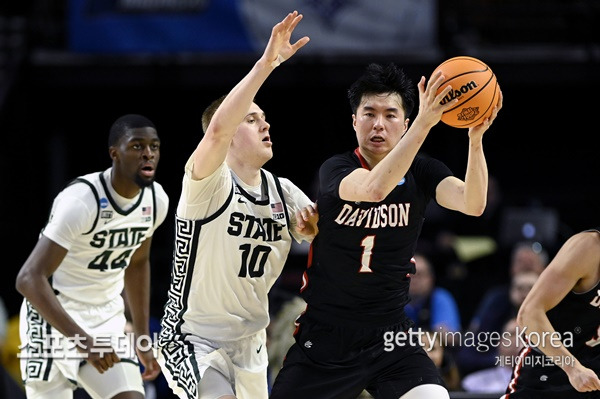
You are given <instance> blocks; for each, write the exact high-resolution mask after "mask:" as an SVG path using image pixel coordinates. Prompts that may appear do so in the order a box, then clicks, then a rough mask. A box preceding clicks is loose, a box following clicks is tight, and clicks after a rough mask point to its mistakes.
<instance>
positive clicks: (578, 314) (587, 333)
mask: <svg viewBox="0 0 600 399" xmlns="http://www.w3.org/2000/svg"><path fill="white" fill-rule="evenodd" d="M591 231H598V232H600V228H598V229H593V230H591ZM598 267H600V265H598ZM547 316H548V319H549V320H550V323H551V324H552V326H553V327H554V329H555V330H556V331H557V332H558V333H560V336H561V337H563V342H564V343H565V344H566V345H568V348H567V349H568V350H569V352H571V353H572V354H573V356H575V357H576V358H577V359H579V361H580V362H581V364H583V365H584V366H586V367H591V368H592V369H593V370H599V369H600V337H599V335H598V334H599V332H600V282H598V284H596V286H595V287H594V288H592V289H591V290H589V291H587V292H585V293H575V292H573V291H571V292H569V293H568V294H567V296H565V298H564V299H563V300H562V301H560V302H559V303H558V305H556V306H555V307H554V308H552V309H550V310H549V311H548V312H547ZM570 337H572V338H573V339H572V341H571V340H569V338H570ZM565 338H566V339H565Z"/></svg>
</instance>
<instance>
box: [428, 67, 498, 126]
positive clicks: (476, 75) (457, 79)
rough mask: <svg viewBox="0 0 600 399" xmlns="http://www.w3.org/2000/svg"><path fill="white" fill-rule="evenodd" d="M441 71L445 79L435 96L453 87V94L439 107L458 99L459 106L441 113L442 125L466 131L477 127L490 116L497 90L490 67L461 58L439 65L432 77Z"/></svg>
mask: <svg viewBox="0 0 600 399" xmlns="http://www.w3.org/2000/svg"><path fill="white" fill-rule="evenodd" d="M440 70H441V71H442V73H443V74H444V78H445V79H444V81H443V82H442V84H441V85H440V88H439V89H438V91H437V93H439V92H441V91H442V90H443V89H444V88H445V87H446V86H448V85H449V84H450V85H452V91H451V92H450V93H448V95H447V96H446V97H444V99H443V100H442V101H441V103H440V104H445V103H446V102H448V101H451V100H453V99H455V98H458V103H457V104H456V105H455V106H454V107H452V108H451V109H449V110H447V111H446V112H444V114H443V115H442V122H444V123H445V124H446V125H449V126H452V127H457V128H469V127H471V126H476V125H479V124H480V123H482V122H483V120H484V119H485V118H487V117H489V116H490V115H491V114H492V111H493V109H494V107H495V106H496V104H497V103H498V98H499V96H500V89H499V87H498V81H497V80H496V75H494V72H492V70H491V69H490V67H489V66H487V65H486V64H485V63H484V62H483V61H480V60H478V59H477V58H473V57H467V56H460V57H454V58H450V59H448V60H446V61H444V62H442V63H441V64H440V65H438V67H437V68H435V70H434V71H433V73H434V74H435V73H436V72H437V71H440Z"/></svg>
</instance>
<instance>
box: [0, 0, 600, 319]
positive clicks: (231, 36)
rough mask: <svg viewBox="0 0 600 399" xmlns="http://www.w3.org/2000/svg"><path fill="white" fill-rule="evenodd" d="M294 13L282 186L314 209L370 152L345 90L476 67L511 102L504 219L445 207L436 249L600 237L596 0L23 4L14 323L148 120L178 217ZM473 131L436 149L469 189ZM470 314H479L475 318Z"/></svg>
mask: <svg viewBox="0 0 600 399" xmlns="http://www.w3.org/2000/svg"><path fill="white" fill-rule="evenodd" d="M294 9H297V10H298V11H300V12H301V13H303V14H304V16H305V19H304V21H303V22H302V23H301V25H300V26H299V29H298V33H299V34H300V35H309V36H310V37H311V42H310V43H309V44H308V45H307V46H306V47H305V48H304V49H302V50H301V51H300V53H299V54H298V56H296V57H295V58H294V59H293V60H291V61H290V62H289V63H286V64H283V65H282V67H281V68H278V69H277V70H276V71H275V72H274V73H273V74H272V76H271V78H270V79H269V81H268V82H267V83H266V85H265V86H264V88H263V89H262V90H261V92H260V93H259V96H258V98H257V102H258V103H259V104H260V105H261V107H262V108H263V109H264V110H265V111H266V113H267V120H268V121H269V122H270V123H271V135H272V140H273V142H274V151H275V156H274V158H273V159H272V160H271V161H270V162H269V163H268V164H267V167H268V168H269V170H272V171H273V172H275V173H277V174H278V175H279V176H282V177H289V178H291V179H292V180H293V181H294V182H296V183H297V184H298V185H299V186H300V187H301V188H303V189H304V190H305V191H307V192H308V193H311V194H313V195H312V196H313V197H315V195H314V194H316V193H315V192H314V179H315V175H316V172H317V168H318V167H319V165H320V164H321V162H322V161H323V160H324V159H325V158H326V157H328V156H330V155H332V154H334V153H337V152H342V151H345V150H349V149H353V147H354V145H355V137H354V132H353V130H352V127H351V112H350V107H349V105H348V103H347V100H346V89H347V87H348V85H349V84H350V83H351V82H352V81H353V79H354V78H356V77H357V76H358V74H359V73H360V72H361V71H362V69H363V68H364V67H365V66H366V65H367V64H368V63H369V62H374V61H375V62H389V61H393V62H396V63H398V64H399V65H401V66H403V67H404V69H405V70H406V71H407V72H409V74H410V75H411V76H412V77H413V79H414V81H415V82H416V81H417V80H418V79H419V78H420V76H421V75H425V76H426V77H428V76H429V74H430V73H431V72H432V71H433V69H434V68H435V67H436V66H437V65H438V64H439V63H440V62H442V61H443V60H445V59H446V58H450V57H454V56H458V55H469V56H473V57H476V58H479V59H481V60H482V61H484V62H486V63H487V64H488V65H489V66H490V67H491V68H492V69H493V71H494V72H495V73H496V75H497V77H498V81H499V83H500V85H501V88H502V90H503V93H504V98H505V99H504V109H503V110H502V112H501V114H500V116H499V119H498V120H497V121H496V122H495V124H494V126H493V128H492V130H491V131H490V132H489V133H488V134H486V136H485V139H484V143H485V149H486V154H487V157H488V167H489V171H490V175H491V176H492V177H493V179H494V187H493V189H494V192H493V195H494V201H492V204H491V205H490V210H489V211H488V213H489V214H492V213H494V214H492V215H488V216H490V217H488V218H483V219H481V220H478V221H473V220H471V219H468V218H467V217H459V216H457V215H452V214H449V213H445V212H442V211H440V210H437V209H432V210H431V217H430V222H427V221H426V223H425V227H424V231H423V239H424V240H432V241H433V240H435V239H436V237H437V234H438V232H439V230H440V229H444V230H448V231H450V232H451V233H454V234H456V235H457V236H460V237H486V238H488V239H489V240H491V241H492V242H493V244H494V245H493V246H492V248H494V249H493V250H494V251H496V253H497V254H498V255H499V256H504V255H505V254H506V252H507V251H506V250H507V248H509V246H510V245H511V244H512V243H513V242H514V241H517V240H519V239H522V238H530V239H535V240H537V241H541V243H542V244H543V245H545V246H546V247H547V248H549V250H550V252H553V251H554V250H555V249H556V245H557V244H558V243H561V242H562V241H563V240H564V239H565V238H566V237H567V236H569V235H570V234H572V233H573V232H575V231H578V230H581V229H584V228H587V227H591V226H595V225H598V223H599V219H600V207H599V200H600V184H599V181H600V166H599V162H598V159H599V155H600V154H599V146H598V144H597V143H598V137H597V136H598V123H597V120H596V118H597V116H598V115H599V114H598V111H597V110H598V106H599V105H600V102H599V100H598V98H599V96H598V93H599V92H600V73H599V72H600V42H599V38H600V32H599V28H598V25H599V24H598V22H599V21H600V3H599V2H598V1H596V0H545V1H539V0H443V1H442V0H440V1H436V0H402V1H397V0H381V1H370V0H323V1H318V0H285V1H280V0H168V1H167V0H64V1H59V0H30V1H16V0H8V1H2V2H1V3H0V13H1V15H0V132H1V135H0V137H1V143H2V144H3V145H2V150H3V151H2V152H3V153H2V156H0V162H1V165H2V167H1V169H0V170H1V176H2V195H1V196H0V204H1V209H2V213H1V214H0V225H1V227H2V228H1V229H0V234H1V235H2V236H1V238H0V242H1V243H2V266H3V269H4V271H5V274H4V276H5V277H4V278H2V279H1V281H0V293H1V297H2V299H3V301H4V302H5V305H6V308H7V311H8V314H9V315H14V314H16V313H17V312H18V308H19V306H20V303H21V297H20V296H19V295H18V294H17V292H16V291H15V289H14V280H15V277H16V274H17V271H18V269H19V268H20V267H21V265H22V264H23V262H24V261H25V259H26V257H27V256H28V254H29V251H30V250H31V249H32V248H33V246H34V244H35V242H36V240H37V236H38V233H39V231H40V229H41V228H42V227H43V225H44V223H45V220H46V217H47V214H48V211H49V209H50V204H51V200H52V198H53V197H54V196H55V195H56V194H57V193H58V191H59V190H60V189H61V188H62V187H63V185H64V184H65V183H66V182H67V181H68V180H70V179H71V178H73V177H76V176H77V175H79V174H82V173H87V172H91V171H95V170H100V169H104V168H106V167H108V166H109V165H110V163H109V161H110V159H109V157H108V153H107V149H106V139H107V133H108V129H109V127H110V125H111V123H112V122H113V120H114V119H115V118H116V117H118V116H120V115H122V114H125V113H141V114H144V115H146V116H148V117H149V118H150V119H152V120H153V121H154V122H155V124H156V125H157V127H158V131H159V135H160V136H161V139H162V142H163V144H162V158H161V162H160V166H159V170H158V173H157V180H158V181H159V182H160V183H161V184H163V186H164V187H165V189H166V191H167V193H168V194H169V195H170V197H171V214H172V213H173V212H174V210H175V206H176V204H177V201H178V197H179V191H180V184H181V177H182V171H183V165H184V163H185V160H186V159H187V157H188V156H189V155H190V154H191V151H192V150H193V148H194V147H195V145H196V144H197V142H198V141H199V139H200V136H201V120H200V117H201V113H202V111H203V109H204V107H205V106H206V105H208V103H209V102H210V101H211V100H213V99H214V98H216V97H217V96H219V95H221V94H225V93H226V92H227V91H228V90H229V89H231V88H232V87H233V85H234V84H235V83H236V82H237V81H238V80H239V79H240V78H241V77H242V76H243V75H244V74H245V73H246V72H247V70H248V69H249V68H250V66H251V65H252V63H254V62H255V60H256V59H257V57H258V56H259V55H260V54H261V53H262V49H263V47H264V44H265V42H264V41H265V40H266V39H267V38H268V33H269V31H270V29H271V27H272V26H273V24H274V22H275V21H278V20H280V19H281V18H282V16H283V15H285V14H286V13H287V12H289V11H292V10H294ZM412 116H413V117H414V114H413V115H412ZM466 133H467V132H466V130H464V131H463V130H458V129H453V128H449V127H447V126H445V125H441V124H440V125H439V126H438V127H436V128H434V130H433V131H432V133H431V134H430V136H429V138H428V139H427V142H426V143H425V145H424V147H423V151H425V152H428V153H430V154H432V155H435V156H436V157H438V158H440V159H442V160H444V161H445V162H446V163H447V164H448V165H449V166H450V167H451V168H452V169H453V170H454V171H455V172H456V173H457V174H459V175H460V174H463V173H464V167H465V165H466V151H467V148H466V146H467V134H466ZM172 229H173V224H172V217H170V218H168V219H167V221H166V222H165V224H164V225H163V227H161V228H160V229H159V231H158V232H157V234H156V235H155V239H154V254H153V258H154V259H153V265H152V267H153V273H154V274H153V287H154V288H153V298H152V302H153V303H152V305H153V308H154V309H155V310H154V312H155V316H156V317H160V312H161V311H162V306H163V304H164V299H165V298H166V289H167V287H168V280H169V273H170V257H171V251H172V242H171V240H172ZM304 262H305V254H304V251H303V249H302V248H299V249H298V250H297V251H295V252H294V254H293V255H292V257H291V258H290V266H289V268H288V271H289V274H285V275H284V276H282V279H283V280H285V279H288V280H286V281H287V282H288V287H292V289H293V288H294V284H295V282H297V281H298V280H297V271H298V270H300V269H301V268H302V267H303V266H304ZM481 267H485V266H481ZM486 273H487V274H484V276H486V275H487V276H488V277H489V281H488V280H481V282H480V285H478V286H477V287H476V288H473V287H471V286H467V287H466V289H476V291H475V293H474V294H473V296H474V297H475V298H477V297H478V296H480V294H481V292H483V290H485V288H487V287H488V286H489V285H491V284H492V283H493V282H494V281H491V280H493V279H498V278H505V277H506V278H507V274H506V271H505V270H496V271H491V272H490V271H489V270H487V271H486ZM471 310H472V309H470V308H469V304H465V307H464V311H465V315H464V319H465V320H467V319H468V316H469V312H470V311H471Z"/></svg>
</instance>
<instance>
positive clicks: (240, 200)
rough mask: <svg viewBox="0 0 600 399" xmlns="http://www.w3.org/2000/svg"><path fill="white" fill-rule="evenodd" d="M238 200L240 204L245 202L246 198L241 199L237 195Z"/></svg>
mask: <svg viewBox="0 0 600 399" xmlns="http://www.w3.org/2000/svg"><path fill="white" fill-rule="evenodd" d="M238 202H239V203H240V204H245V203H246V200H245V199H243V198H242V197H239V198H238Z"/></svg>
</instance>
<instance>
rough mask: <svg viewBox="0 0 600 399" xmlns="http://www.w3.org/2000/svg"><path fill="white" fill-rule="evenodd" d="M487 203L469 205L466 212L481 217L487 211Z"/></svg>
mask: <svg viewBox="0 0 600 399" xmlns="http://www.w3.org/2000/svg"><path fill="white" fill-rule="evenodd" d="M485 207H486V203H485V202H484V203H482V204H477V205H471V206H467V211H466V212H465V213H466V214H467V215H469V216H475V217H480V216H481V215H483V213H484V212H485Z"/></svg>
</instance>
